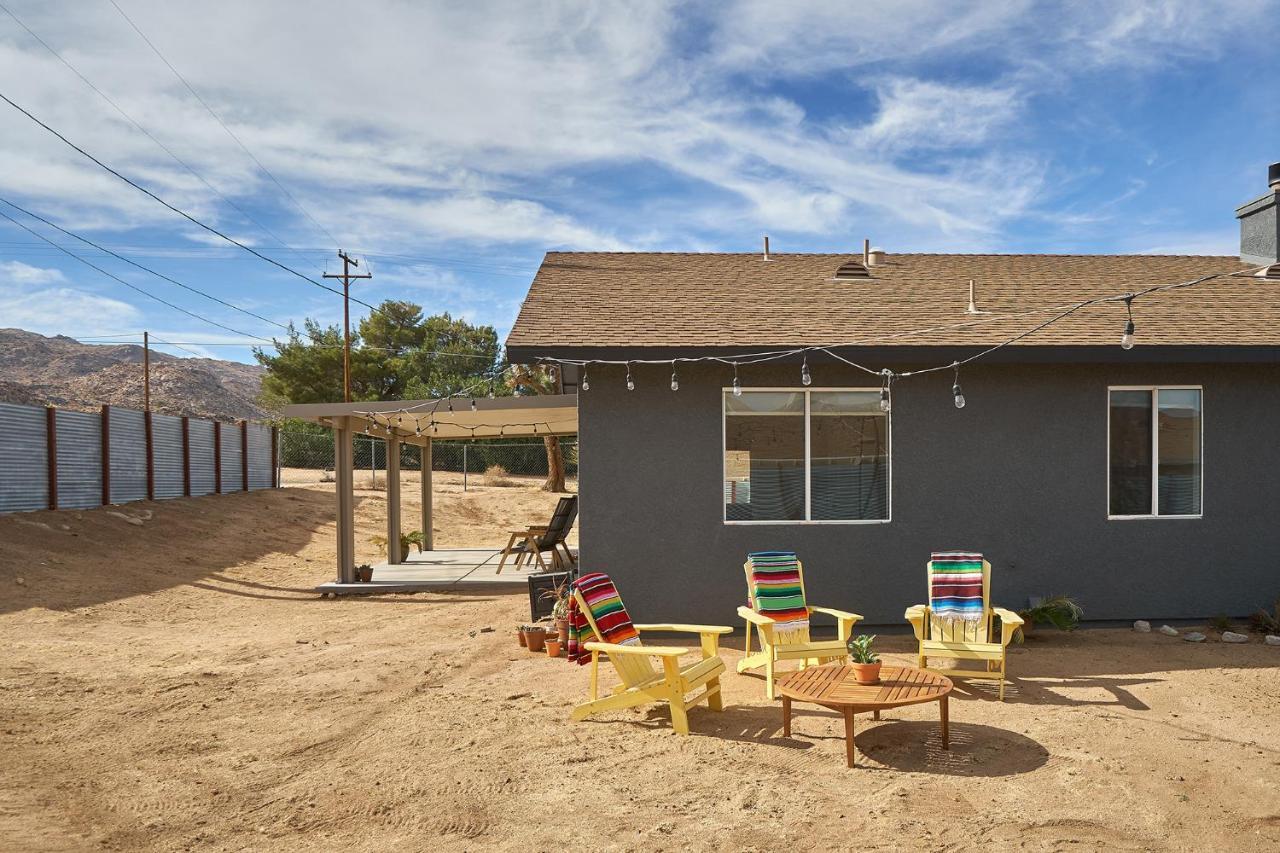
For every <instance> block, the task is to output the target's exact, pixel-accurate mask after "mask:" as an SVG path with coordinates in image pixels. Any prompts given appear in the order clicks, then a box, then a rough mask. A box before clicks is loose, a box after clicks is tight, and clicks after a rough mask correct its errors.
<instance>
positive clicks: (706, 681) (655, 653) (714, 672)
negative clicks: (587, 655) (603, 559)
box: [570, 590, 733, 735]
mask: <svg viewBox="0 0 1280 853" xmlns="http://www.w3.org/2000/svg"><path fill="white" fill-rule="evenodd" d="M573 597H574V598H575V599H577V602H578V607H579V608H581V610H582V613H583V615H585V616H586V618H587V623H588V624H589V625H590V626H591V632H592V633H593V634H594V635H595V636H596V639H597V640H598V639H599V638H600V637H601V634H600V629H599V628H597V627H596V620H595V619H593V618H592V616H591V608H589V607H588V606H587V602H586V600H585V599H583V597H582V593H580V592H578V591H577V590H574V592H573ZM634 627H635V629H636V630H637V631H639V632H641V634H643V633H644V632H645V631H670V632H676V633H688V634H699V635H701V641H702V642H701V645H702V659H701V660H700V661H698V662H697V663H692V664H687V665H684V666H681V664H680V656H681V655H686V654H689V652H690V649H687V648H685V647H683V646H646V645H644V644H643V643H637V644H635V645H626V646H622V645H615V644H612V643H601V642H588V643H586V644H585V645H584V646H583V648H585V649H586V650H587V651H589V652H591V699H590V700H588V701H586V702H583V703H582V704H581V705H578V706H577V707H576V708H574V709H573V711H572V713H571V714H570V717H571V718H572V719H574V720H585V719H586V718H587V717H589V716H591V715H592V714H597V713H600V712H601V711H612V710H616V709H618V708H631V707H634V706H636V705H646V704H649V703H652V702H666V703H667V704H668V705H670V706H671V728H672V729H673V730H674V731H675V733H676V734H681V735H687V734H689V714H688V711H689V709H690V708H692V707H693V706H694V705H697V704H698V703H699V702H706V703H707V707H708V708H710V709H711V710H712V711H720V710H723V709H724V704H723V700H722V699H721V697H720V674H721V673H722V672H724V669H725V667H724V661H722V660H721V659H720V657H719V654H718V648H719V643H720V635H721V634H728V633H729V632H730V631H732V630H733V629H732V628H730V627H728V626H727V625H635V626H634ZM602 654H605V655H608V656H609V661H610V662H611V663H612V664H613V668H614V669H615V670H616V671H617V673H618V677H619V678H620V679H622V683H621V684H619V685H617V686H616V687H614V688H613V692H612V695H610V696H605V697H603V698H600V692H599V685H600V655H602ZM651 658H659V659H660V660H661V661H662V669H661V670H658V669H656V668H655V667H654V665H653V662H652V660H651ZM700 687H701V688H703V689H702V692H701V693H698V694H697V695H696V696H694V697H693V698H692V699H690V700H688V701H687V702H686V701H685V698H684V697H685V695H686V694H688V693H692V692H693V691H695V690H697V689H698V688H700Z"/></svg>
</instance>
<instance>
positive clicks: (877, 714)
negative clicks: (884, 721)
mask: <svg viewBox="0 0 1280 853" xmlns="http://www.w3.org/2000/svg"><path fill="white" fill-rule="evenodd" d="M871 719H873V720H878V719H880V709H879V708H877V709H876V710H874V711H872V712H871Z"/></svg>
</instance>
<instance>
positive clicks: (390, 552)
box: [387, 438, 405, 566]
mask: <svg viewBox="0 0 1280 853" xmlns="http://www.w3.org/2000/svg"><path fill="white" fill-rule="evenodd" d="M404 559H405V555H404V554H402V553H400V440H399V439H397V438H388V439H387V562H388V563H390V564H391V565H393V566H394V565H397V564H399V563H403V562H404Z"/></svg>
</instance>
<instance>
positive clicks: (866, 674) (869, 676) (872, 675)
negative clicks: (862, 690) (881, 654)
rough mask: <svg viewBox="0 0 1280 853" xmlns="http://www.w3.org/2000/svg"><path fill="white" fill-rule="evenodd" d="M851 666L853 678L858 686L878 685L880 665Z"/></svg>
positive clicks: (863, 664)
mask: <svg viewBox="0 0 1280 853" xmlns="http://www.w3.org/2000/svg"><path fill="white" fill-rule="evenodd" d="M852 666H853V677H854V680H856V681H857V682H858V683H859V684H879V683H880V664H878V663H855V664H853V665H852Z"/></svg>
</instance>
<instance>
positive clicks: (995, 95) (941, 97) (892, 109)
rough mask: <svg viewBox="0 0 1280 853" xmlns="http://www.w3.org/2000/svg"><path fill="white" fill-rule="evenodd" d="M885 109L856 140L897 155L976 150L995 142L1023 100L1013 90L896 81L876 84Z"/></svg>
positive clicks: (922, 81) (880, 107)
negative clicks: (994, 135)
mask: <svg viewBox="0 0 1280 853" xmlns="http://www.w3.org/2000/svg"><path fill="white" fill-rule="evenodd" d="M876 96H877V98H878V99H879V111H878V112H877V113H876V116H875V119H874V120H873V121H871V122H870V123H869V124H867V125H865V126H863V127H860V128H858V129H857V130H856V131H855V132H854V136H855V138H856V139H857V140H858V141H859V142H861V143H863V144H865V145H869V146H872V147H874V148H879V149H883V150H887V151H892V152H903V151H911V150H917V149H946V148H971V147H973V146H976V145H979V144H982V143H985V142H988V141H990V139H991V136H992V133H993V132H994V131H996V130H998V129H1000V128H1002V127H1004V126H1006V125H1009V124H1010V123H1012V122H1013V121H1014V119H1015V118H1016V117H1017V116H1018V113H1019V111H1020V110H1021V107H1022V104H1021V101H1022V97H1021V96H1020V95H1019V93H1018V92H1017V91H1016V90H1015V89H1014V88H1012V87H1007V86H952V85H946V84H943V83H934V82H930V81H927V80H916V79H911V78H903V77H894V78H890V79H886V80H882V81H880V82H879V83H877V85H876Z"/></svg>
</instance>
